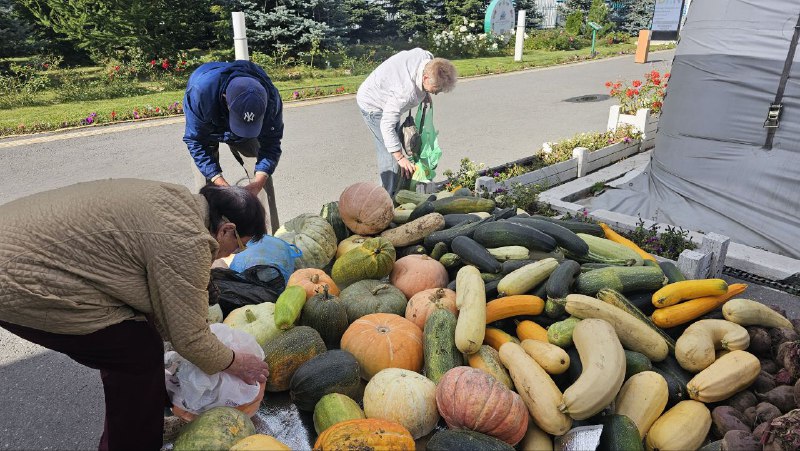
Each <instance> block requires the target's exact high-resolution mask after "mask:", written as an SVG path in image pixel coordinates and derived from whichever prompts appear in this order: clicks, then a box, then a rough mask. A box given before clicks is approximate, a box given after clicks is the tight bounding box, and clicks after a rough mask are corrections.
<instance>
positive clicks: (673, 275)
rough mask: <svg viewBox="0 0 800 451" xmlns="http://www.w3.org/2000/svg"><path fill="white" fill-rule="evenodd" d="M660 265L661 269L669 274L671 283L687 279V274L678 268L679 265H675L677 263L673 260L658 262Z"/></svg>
mask: <svg viewBox="0 0 800 451" xmlns="http://www.w3.org/2000/svg"><path fill="white" fill-rule="evenodd" d="M658 266H660V267H661V271H663V272H664V275H665V276H667V280H669V283H675V282H682V281H684V280H686V276H684V275H683V273H682V272H681V270H680V269H678V267H677V266H675V264H674V263H672V262H671V261H663V262H658Z"/></svg>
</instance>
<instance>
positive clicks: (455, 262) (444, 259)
mask: <svg viewBox="0 0 800 451" xmlns="http://www.w3.org/2000/svg"><path fill="white" fill-rule="evenodd" d="M436 244H439V243H436ZM441 244H444V243H441ZM439 263H441V264H442V265H444V267H445V268H447V269H451V268H458V267H460V266H461V257H459V256H458V254H454V253H452V252H448V253H446V254H444V255H442V256H441V258H439Z"/></svg>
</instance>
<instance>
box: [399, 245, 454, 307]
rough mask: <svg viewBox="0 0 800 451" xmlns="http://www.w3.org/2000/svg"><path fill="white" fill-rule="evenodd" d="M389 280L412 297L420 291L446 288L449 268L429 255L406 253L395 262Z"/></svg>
mask: <svg viewBox="0 0 800 451" xmlns="http://www.w3.org/2000/svg"><path fill="white" fill-rule="evenodd" d="M389 281H390V282H391V283H392V285H394V286H396V287H397V288H399V289H400V291H402V292H403V294H405V295H406V297H407V298H409V299H411V298H412V297H413V296H414V295H415V294H417V293H419V292H420V291H423V290H427V289H430V288H444V287H446V286H447V282H448V281H449V279H448V277H447V269H445V267H444V265H442V264H441V263H439V261H438V260H434V259H432V258H430V257H428V256H427V255H416V254H415V255H406V256H405V257H403V258H401V259H399V260H397V261H396V262H394V268H392V274H391V275H390V276H389Z"/></svg>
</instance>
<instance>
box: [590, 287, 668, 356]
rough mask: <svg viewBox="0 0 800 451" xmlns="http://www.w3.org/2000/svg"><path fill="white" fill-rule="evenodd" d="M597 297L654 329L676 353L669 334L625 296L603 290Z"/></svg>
mask: <svg viewBox="0 0 800 451" xmlns="http://www.w3.org/2000/svg"><path fill="white" fill-rule="evenodd" d="M595 297H596V298H597V299H600V300H601V301H603V302H605V303H606V304H609V305H613V306H614V307H617V308H619V309H622V310H623V311H625V312H627V313H630V314H631V315H633V316H634V317H635V318H636V319H638V320H639V321H641V322H642V323H644V325H645V326H647V327H649V328H650V329H653V331H655V332H656V333H658V334H659V335H661V336H662V337H663V338H664V340H666V341H667V346H668V347H669V351H670V352H671V353H673V354H674V353H675V340H673V339H672V337H670V336H669V335H667V333H666V332H664V331H663V330H662V329H661V328H660V327H658V326H656V325H655V324H654V323H653V321H652V320H651V319H650V318H649V317H648V316H647V315H645V314H644V313H643V312H642V311H641V310H639V308H638V307H636V306H635V305H633V303H631V301H629V300H628V298H626V297H625V295H623V294H622V293H620V292H619V291H616V290H613V289H610V288H603V289H602V290H600V291H598V292H597V294H596V295H595Z"/></svg>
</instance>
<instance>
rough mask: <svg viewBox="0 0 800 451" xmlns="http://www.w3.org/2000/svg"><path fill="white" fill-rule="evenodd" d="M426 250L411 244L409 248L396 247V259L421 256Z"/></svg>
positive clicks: (418, 245) (419, 245)
mask: <svg viewBox="0 0 800 451" xmlns="http://www.w3.org/2000/svg"><path fill="white" fill-rule="evenodd" d="M427 253H428V250H427V249H425V246H423V245H421V244H412V245H411V246H404V247H398V248H397V249H396V254H397V258H403V257H405V256H407V255H415V254H418V255H423V254H427Z"/></svg>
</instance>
